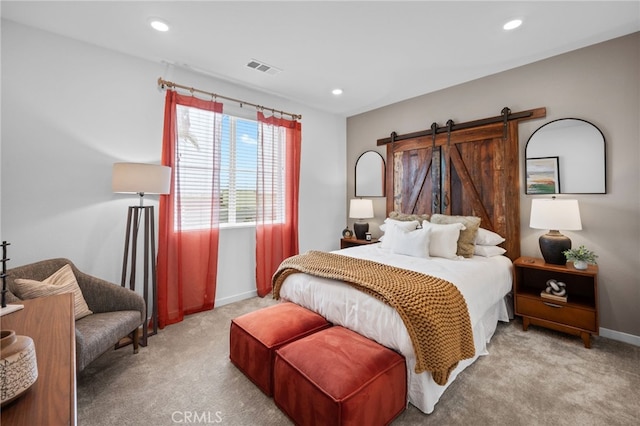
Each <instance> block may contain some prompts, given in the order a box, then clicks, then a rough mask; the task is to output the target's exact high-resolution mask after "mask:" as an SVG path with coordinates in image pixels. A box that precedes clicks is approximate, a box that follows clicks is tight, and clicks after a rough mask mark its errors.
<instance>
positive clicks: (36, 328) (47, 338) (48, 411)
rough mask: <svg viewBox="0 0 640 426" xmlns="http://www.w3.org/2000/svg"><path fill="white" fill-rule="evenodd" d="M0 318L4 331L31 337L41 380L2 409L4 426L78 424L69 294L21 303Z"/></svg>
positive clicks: (71, 304) (73, 337)
mask: <svg viewBox="0 0 640 426" xmlns="http://www.w3.org/2000/svg"><path fill="white" fill-rule="evenodd" d="M22 304H24V309H21V310H19V311H17V312H13V313H11V314H8V315H5V316H3V317H2V318H0V323H1V327H2V329H3V330H14V331H15V332H16V334H18V335H23V336H29V337H31V338H32V339H33V343H34V345H35V348H36V360H37V363H38V380H36V382H35V383H34V384H33V386H32V387H31V388H30V389H29V390H27V391H26V392H25V393H24V394H23V395H22V396H20V397H19V398H18V399H17V400H15V401H13V402H12V403H10V404H9V405H7V406H5V407H2V426H21V425H25V426H26V425H47V426H55V425H75V424H76V350H75V346H76V338H75V320H74V313H73V295H72V294H70V293H67V294H61V295H57V296H50V297H43V298H39V299H32V300H25V301H24V302H22Z"/></svg>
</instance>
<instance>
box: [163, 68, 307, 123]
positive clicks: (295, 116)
mask: <svg viewBox="0 0 640 426" xmlns="http://www.w3.org/2000/svg"><path fill="white" fill-rule="evenodd" d="M158 86H160V88H161V89H166V88H173V89H184V90H188V91H189V92H191V94H192V95H193V94H194V93H196V92H197V93H201V94H203V95H207V96H211V97H212V98H220V99H226V100H227V101H232V102H237V103H239V104H240V106H241V107H242V106H243V105H249V106H252V107H255V108H257V109H259V110H267V111H271V112H272V113H274V114H275V113H279V114H280V115H288V116H290V117H291V118H292V119H294V120H302V115H301V114H293V113H291V112H286V111H280V110H277V109H273V108H267V107H265V106H262V105H257V104H252V103H251V102H245V101H241V100H240V99H234V98H230V97H228V96H222V95H218V94H217V93H212V92H207V91H204V90H200V89H194V88H193V87H189V86H183V85H182V84H177V83H174V82H172V81H167V80H164V79H163V78H162V77H159V78H158Z"/></svg>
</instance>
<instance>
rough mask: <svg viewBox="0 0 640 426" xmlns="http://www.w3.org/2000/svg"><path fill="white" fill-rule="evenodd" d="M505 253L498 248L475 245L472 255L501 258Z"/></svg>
mask: <svg viewBox="0 0 640 426" xmlns="http://www.w3.org/2000/svg"><path fill="white" fill-rule="evenodd" d="M506 252H507V251H506V250H505V249H503V248H502V247H498V246H479V245H477V244H476V246H475V248H474V254H476V255H478V256H484V257H493V256H502V255H503V254H505V253H506Z"/></svg>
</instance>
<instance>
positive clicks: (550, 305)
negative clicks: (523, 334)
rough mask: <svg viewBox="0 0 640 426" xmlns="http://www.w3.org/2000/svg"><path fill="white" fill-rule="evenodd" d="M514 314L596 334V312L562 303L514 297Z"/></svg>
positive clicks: (528, 297)
mask: <svg viewBox="0 0 640 426" xmlns="http://www.w3.org/2000/svg"><path fill="white" fill-rule="evenodd" d="M516 314H517V315H524V316H529V317H531V318H540V319H544V320H547V321H553V322H557V323H561V324H565V325H568V326H570V327H577V328H582V329H585V330H590V331H593V332H596V331H597V329H596V311H595V310H593V309H589V308H587V307H578V306H575V305H571V304H565V303H562V302H559V303H554V302H552V301H546V300H544V301H543V300H542V299H540V298H536V297H531V296H522V295H519V296H516Z"/></svg>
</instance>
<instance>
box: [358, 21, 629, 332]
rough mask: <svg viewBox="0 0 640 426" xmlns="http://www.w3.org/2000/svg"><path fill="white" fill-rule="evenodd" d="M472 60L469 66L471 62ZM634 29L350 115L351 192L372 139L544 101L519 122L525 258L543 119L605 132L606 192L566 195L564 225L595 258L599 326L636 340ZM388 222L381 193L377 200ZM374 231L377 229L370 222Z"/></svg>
mask: <svg viewBox="0 0 640 426" xmlns="http://www.w3.org/2000/svg"><path fill="white" fill-rule="evenodd" d="M470 66H473V65H472V64H470ZM639 76H640V33H635V34H632V35H629V36H626V37H621V38H618V39H615V40H611V41H609V42H606V43H601V44H597V45H594V46H590V47H587V48H584V49H580V50H577V51H574V52H570V53H567V54H564V55H559V56H556V57H553V58H550V59H547V60H544V61H540V62H537V63H534V64H530V65H526V66H523V67H519V68H516V69H513V70H509V71H505V72H502V73H499V74H495V75H492V76H489V77H485V78H482V79H478V80H475V81H471V82H469V83H465V84H461V85H458V86H454V87H451V88H448V89H445V90H441V91H438V92H435V93H431V94H428V95H424V96H420V97H416V98H413V99H410V100H407V101H404V102H399V103H397V104H394V105H389V106H387V107H384V108H380V109H377V110H374V111H370V112H367V113H364V114H360V115H358V116H354V117H350V118H349V119H348V120H347V158H348V162H347V167H348V168H349V174H348V175H347V179H348V187H347V199H348V198H349V197H351V196H353V172H352V170H353V167H354V166H355V162H356V160H357V158H358V156H359V155H360V154H361V153H362V152H363V151H366V150H368V149H376V150H378V151H379V152H380V153H382V154H383V155H384V156H385V158H386V154H385V150H384V147H376V140H377V139H380V138H384V137H388V136H389V134H390V133H391V132H392V131H396V132H397V133H398V134H404V133H410V132H415V131H420V130H425V129H428V128H429V126H430V124H431V123H432V122H434V121H436V122H438V123H439V124H440V125H444V124H445V123H446V121H447V120H448V119H453V121H454V122H458V123H461V122H465V121H471V120H476V119H481V118H486V117H491V116H498V115H500V111H501V109H502V108H503V107H505V106H507V107H509V108H511V111H513V112H518V111H523V110H528V109H533V108H537V107H546V108H547V116H546V118H544V119H540V120H531V121H526V122H523V123H521V124H520V131H519V138H520V157H521V165H520V170H521V174H520V190H521V199H520V209H521V218H520V225H521V238H522V240H521V251H522V255H523V256H536V257H541V255H540V249H539V245H538V237H539V235H540V234H541V233H542V232H541V231H539V230H534V229H530V228H529V213H530V207H531V198H532V196H528V195H525V194H524V190H523V188H524V185H523V182H522V180H523V173H524V172H523V170H524V168H523V164H522V163H523V158H524V146H525V144H526V142H527V140H528V138H529V136H530V135H531V134H532V133H533V132H534V131H535V130H536V129H537V128H538V127H539V126H541V125H542V124H544V123H546V122H548V121H552V120H555V119H558V118H564V117H574V118H582V119H584V120H587V121H590V122H592V123H593V124H595V125H596V126H598V127H599V128H600V130H602V132H603V134H604V136H605V140H606V144H607V194H579V195H570V196H569V195H567V196H563V197H566V198H569V197H571V198H576V199H578V201H579V203H580V212H581V216H582V225H583V230H582V231H579V232H568V231H567V232H563V233H565V234H566V235H567V236H569V237H570V238H571V239H572V241H573V245H574V246H576V247H577V246H579V245H581V244H584V245H585V246H587V247H588V248H590V249H592V250H594V251H595V252H596V253H597V254H598V255H599V256H600V257H599V259H598V264H599V268H600V269H599V271H600V273H599V277H598V282H599V302H600V326H601V332H602V333H603V334H605V335H608V336H613V337H616V338H618V339H620V340H631V341H633V342H634V343H636V344H640V309H638V306H639V305H640V275H639V273H640V167H639V164H640V142H639V141H640V120H639V117H640V78H639ZM375 201H376V203H375V205H376V218H375V220H370V221H369V222H371V223H373V222H377V223H380V222H381V221H382V220H384V214H385V209H384V198H380V199H376V200H375ZM374 229H376V230H377V227H374Z"/></svg>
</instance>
